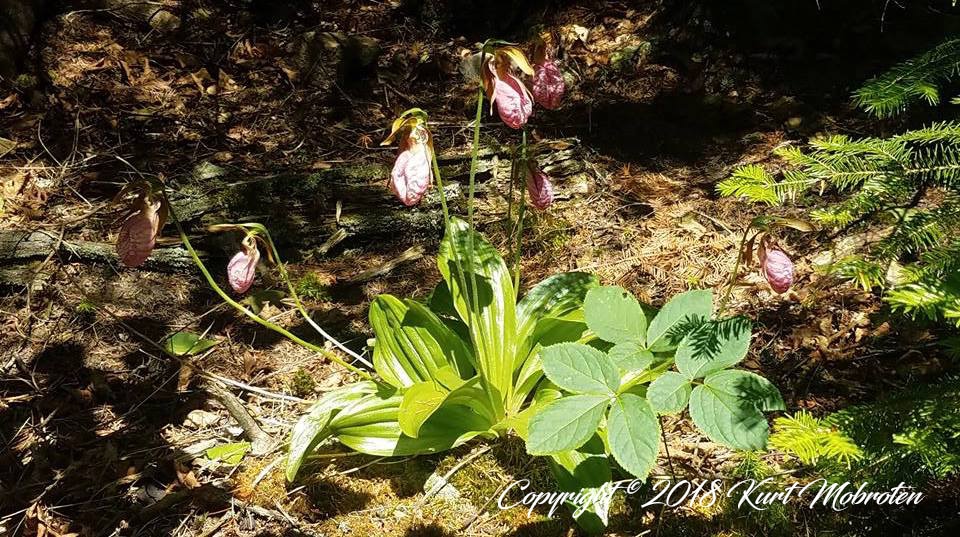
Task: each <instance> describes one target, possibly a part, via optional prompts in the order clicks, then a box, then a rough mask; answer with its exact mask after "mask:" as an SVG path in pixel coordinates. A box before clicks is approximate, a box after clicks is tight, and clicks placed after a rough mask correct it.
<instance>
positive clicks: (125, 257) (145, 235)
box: [117, 198, 163, 267]
mask: <svg viewBox="0 0 960 537" xmlns="http://www.w3.org/2000/svg"><path fill="white" fill-rule="evenodd" d="M162 207H163V202H162V201H160V200H156V201H147V200H146V199H144V198H141V200H140V208H139V209H138V210H137V212H135V213H133V214H131V215H130V216H128V217H127V219H126V220H124V222H123V226H122V227H121V228H120V234H119V235H118V236H117V255H118V256H120V262H121V263H123V264H124V265H125V266H128V267H139V266H140V265H142V264H143V262H144V261H146V260H147V258H148V257H150V253H151V252H153V248H154V246H155V245H156V243H157V235H159V234H160V227H161V225H162V224H161V221H162V219H163V218H162V215H161V212H162Z"/></svg>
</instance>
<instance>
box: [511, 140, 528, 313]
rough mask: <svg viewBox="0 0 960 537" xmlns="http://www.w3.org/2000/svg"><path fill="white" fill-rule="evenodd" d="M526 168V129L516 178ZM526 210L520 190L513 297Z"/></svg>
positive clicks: (517, 282)
mask: <svg viewBox="0 0 960 537" xmlns="http://www.w3.org/2000/svg"><path fill="white" fill-rule="evenodd" d="M526 166H527V128H526V127H524V128H523V136H522V138H521V141H520V163H519V165H518V166H517V176H518V179H519V175H520V174H522V173H524V172H525V170H526ZM526 210H527V204H526V201H525V198H524V196H523V189H522V188H521V189H520V210H519V211H518V213H517V242H516V244H517V245H516V247H511V248H512V249H513V293H514V296H519V295H520V250H521V248H522V246H523V217H524V215H525V213H526Z"/></svg>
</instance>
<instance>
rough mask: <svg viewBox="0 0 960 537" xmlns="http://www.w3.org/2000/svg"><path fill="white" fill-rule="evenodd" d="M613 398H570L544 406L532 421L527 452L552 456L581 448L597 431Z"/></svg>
mask: <svg viewBox="0 0 960 537" xmlns="http://www.w3.org/2000/svg"><path fill="white" fill-rule="evenodd" d="M609 402H610V398H609V397H607V396H605V395H571V396H569V397H564V398H561V399H557V400H556V401H554V402H552V403H550V404H549V405H547V406H545V407H544V408H543V410H541V411H540V412H538V413H537V414H536V415H534V416H533V418H531V419H530V424H529V427H528V431H527V452H528V453H530V454H531V455H550V454H554V453H560V452H563V451H570V450H571V449H577V448H578V447H580V446H582V445H583V444H584V443H585V442H586V441H587V440H589V439H590V437H591V436H593V434H594V433H595V432H596V431H597V426H598V425H600V420H601V419H602V418H603V411H604V410H606V408H607V405H608V404H609Z"/></svg>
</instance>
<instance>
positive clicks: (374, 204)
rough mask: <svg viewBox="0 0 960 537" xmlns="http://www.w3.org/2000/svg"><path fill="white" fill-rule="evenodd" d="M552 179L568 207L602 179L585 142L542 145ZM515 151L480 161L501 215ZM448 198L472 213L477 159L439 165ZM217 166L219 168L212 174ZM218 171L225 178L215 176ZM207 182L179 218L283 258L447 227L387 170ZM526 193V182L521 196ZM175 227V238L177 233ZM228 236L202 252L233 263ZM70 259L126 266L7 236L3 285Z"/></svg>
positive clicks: (494, 151) (1, 235)
mask: <svg viewBox="0 0 960 537" xmlns="http://www.w3.org/2000/svg"><path fill="white" fill-rule="evenodd" d="M530 153H531V154H533V155H538V157H537V160H538V162H539V164H540V166H541V167H542V168H543V170H544V171H545V172H546V173H547V174H549V175H550V176H551V178H552V179H553V180H554V186H555V189H554V190H555V193H556V196H557V197H558V198H560V199H563V198H569V197H571V196H574V195H577V194H580V193H585V192H589V191H590V190H591V189H592V185H593V179H592V176H591V174H590V172H589V170H588V169H587V166H586V164H585V159H584V154H583V150H582V148H581V147H580V146H579V144H578V142H577V141H576V140H572V139H570V140H552V141H545V142H541V143H538V144H534V145H533V146H532V147H531V149H530ZM510 157H511V155H510V148H508V147H495V148H490V147H487V148H485V149H483V150H481V151H480V155H479V158H478V161H477V197H478V200H479V202H480V203H481V204H482V205H483V206H485V207H489V208H491V210H490V211H486V212H488V213H491V214H497V215H499V214H501V213H503V212H504V210H505V207H506V198H507V191H508V184H509V180H510ZM439 162H440V169H441V174H442V176H443V180H444V185H445V188H444V192H446V195H447V200H448V202H449V204H450V210H451V212H453V213H455V214H456V213H462V212H464V210H465V207H464V199H465V193H466V186H465V185H466V183H467V178H468V176H469V169H470V152H469V151H468V150H464V149H461V150H457V151H447V152H444V153H442V154H440V155H439ZM211 166H212V165H211ZM214 168H216V167H215V166H214ZM218 170H219V171H218V172H216V173H214V174H212V175H213V176H212V177H211V176H209V175H205V176H204V177H203V178H202V179H203V180H202V181H196V182H194V183H193V184H186V185H184V186H183V187H182V188H176V187H174V189H173V190H174V192H173V193H172V194H171V203H172V204H173V207H174V210H175V211H176V213H177V217H178V218H179V219H180V220H181V221H183V222H184V223H185V224H187V225H188V226H192V228H193V229H195V230H202V229H204V228H205V227H206V226H207V225H210V224H219V223H224V222H251V221H256V222H261V223H263V224H265V225H266V226H267V227H268V228H269V229H270V231H271V234H272V235H273V237H274V239H275V240H276V242H277V243H278V245H279V246H280V247H281V249H288V250H290V249H292V250H295V251H297V252H299V253H300V254H301V255H304V256H311V255H312V256H323V255H325V254H326V253H327V252H328V251H329V250H330V249H331V248H332V247H333V246H334V245H336V244H338V243H344V244H347V245H350V246H358V245H363V244H368V243H370V242H374V241H377V240H380V239H383V238H387V237H391V238H395V237H397V236H398V235H402V236H403V237H405V238H407V239H408V240H411V241H414V240H416V241H419V242H424V241H426V242H429V241H435V240H437V239H439V237H440V232H441V227H442V224H441V222H442V214H441V210H440V195H439V193H438V191H437V189H436V188H434V189H432V190H431V191H430V192H428V193H427V195H426V196H424V199H423V200H422V201H421V203H420V204H419V205H417V206H416V207H405V206H403V205H402V204H401V203H400V202H399V201H397V200H396V198H395V197H394V196H393V195H392V194H391V193H390V191H389V189H388V188H387V187H386V184H385V183H386V177H387V176H388V175H389V168H388V166H387V165H385V164H384V165H377V164H374V165H371V164H358V165H354V166H343V167H338V168H331V169H329V170H322V171H319V172H316V173H311V174H280V175H275V176H269V177H260V178H253V179H243V180H232V177H233V176H234V173H233V172H231V171H229V170H220V169H218ZM518 188H519V189H522V188H523V185H522V182H521V184H520V185H519V186H518ZM169 229H170V228H169V227H168V228H167V230H168V233H169ZM230 240H232V239H231V238H227V237H223V235H214V236H206V237H205V238H204V241H202V244H203V245H204V247H206V248H207V249H208V251H210V252H212V253H219V254H221V255H228V254H229V253H230V252H231V249H233V248H236V246H237V245H236V244H233V243H230V242H229V241H230ZM55 250H56V253H58V254H60V255H61V257H63V258H64V259H72V260H78V261H86V262H100V263H112V264H117V263H118V259H117V255H116V251H115V247H114V245H113V244H107V243H100V242H91V241H78V240H72V239H71V238H70V237H69V234H68V235H67V237H66V238H65V239H64V240H63V241H62V243H60V244H59V246H58V241H57V236H55V235H54V234H53V233H49V232H44V231H32V232H30V231H0V282H4V283H8V284H9V283H18V284H24V285H25V284H28V283H29V282H28V281H24V278H27V279H29V274H30V270H29V265H30V262H32V261H36V260H39V259H43V258H45V257H47V256H48V255H50V254H51V253H53V252H54V251H55ZM143 268H144V269H148V270H158V271H165V272H174V271H176V272H180V271H183V272H189V271H192V270H194V267H193V261H192V260H191V258H190V256H189V254H188V253H187V251H186V250H185V249H183V248H182V247H179V246H176V247H158V248H157V249H156V250H154V252H153V254H152V255H151V256H150V258H149V259H148V260H147V262H146V263H145V264H144V265H143Z"/></svg>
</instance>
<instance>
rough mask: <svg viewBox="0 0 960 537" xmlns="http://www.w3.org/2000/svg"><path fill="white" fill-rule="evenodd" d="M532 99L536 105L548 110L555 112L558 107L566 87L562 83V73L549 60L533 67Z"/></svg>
mask: <svg viewBox="0 0 960 537" xmlns="http://www.w3.org/2000/svg"><path fill="white" fill-rule="evenodd" d="M534 69H535V72H534V75H533V98H534V99H535V100H536V102H537V104H539V105H540V106H542V107H544V108H546V109H548V110H556V109H557V108H559V107H560V101H562V100H563V94H564V92H565V91H566V89H567V87H566V84H565V83H564V81H563V73H561V72H560V68H559V67H557V64H556V63H554V61H553V60H551V59H545V60H544V61H543V62H542V63H539V64H537V65H536V66H534Z"/></svg>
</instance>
